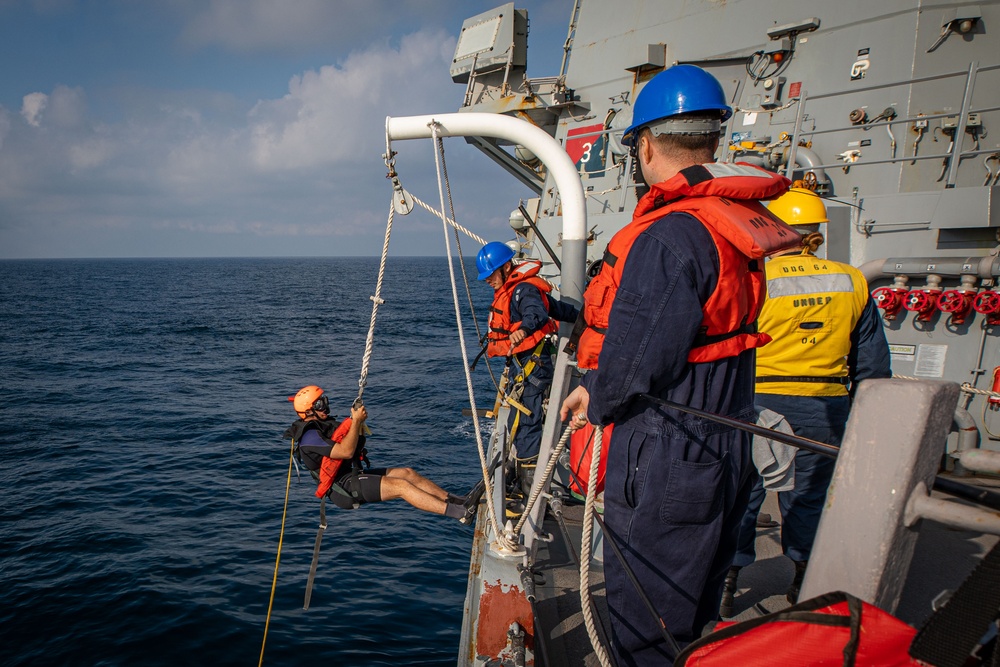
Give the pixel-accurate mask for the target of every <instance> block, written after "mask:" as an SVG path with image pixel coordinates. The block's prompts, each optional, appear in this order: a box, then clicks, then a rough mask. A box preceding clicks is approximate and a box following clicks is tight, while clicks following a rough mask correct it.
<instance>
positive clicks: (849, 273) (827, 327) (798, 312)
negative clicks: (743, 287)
mask: <svg viewBox="0 0 1000 667" xmlns="http://www.w3.org/2000/svg"><path fill="white" fill-rule="evenodd" d="M764 270H765V273H766V275H767V291H768V299H767V302H766V303H765V304H764V309H763V310H762V311H761V314H760V318H759V319H758V326H759V328H760V330H761V331H763V332H766V333H768V334H770V335H771V338H772V341H771V343H770V344H769V345H768V346H767V347H764V348H761V349H760V350H758V352H757V373H756V374H757V383H758V384H757V389H756V390H757V392H758V393H762V394H785V395H789V396H846V395H847V386H846V385H847V384H849V379H848V374H849V369H848V366H847V357H848V355H849V354H850V352H851V333H852V332H853V331H854V327H855V325H856V324H857V322H858V319H859V318H860V317H861V313H862V311H863V310H864V307H865V304H866V303H867V302H868V285H867V283H866V282H865V279H864V276H862V275H861V272H860V271H858V270H857V269H855V268H854V267H852V266H848V265H846V264H841V263H839V262H834V261H831V260H827V259H820V258H818V257H815V256H813V255H810V254H794V255H783V256H781V257H775V258H773V259H771V260H769V261H768V262H767V263H766V265H765V269H764Z"/></svg>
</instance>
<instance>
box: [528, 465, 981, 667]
mask: <svg viewBox="0 0 1000 667" xmlns="http://www.w3.org/2000/svg"><path fill="white" fill-rule="evenodd" d="M964 481H969V480H964ZM976 483H978V484H981V485H984V486H998V485H1000V482H996V481H992V480H976ZM934 495H936V496H939V495H940V494H938V493H936V492H935V494H934ZM940 497H946V496H940ZM762 511H764V512H768V513H769V514H770V515H771V516H772V517H773V518H774V519H775V520H777V521H779V522H780V520H781V515H780V512H779V511H778V502H777V496H775V494H773V493H769V494H768V495H767V499H766V500H765V501H764V507H763V510H762ZM565 518H566V525H567V528H568V530H569V533H570V535H571V538H572V540H573V541H574V546H573V547H572V549H573V553H571V552H570V550H569V549H568V548H567V546H566V544H565V540H563V539H562V534H561V532H560V529H559V527H558V525H557V523H556V522H555V520H553V519H551V518H549V519H547V520H546V523H545V529H546V530H547V531H549V532H550V534H551V535H552V536H553V538H554V539H553V541H552V542H548V543H545V544H543V545H541V546H540V547H539V549H538V563H539V564H540V568H539V571H540V572H541V573H542V575H543V577H544V583H541V582H539V585H537V587H536V592H537V594H538V605H537V607H538V614H539V618H540V620H541V623H542V626H543V627H545V628H547V636H546V649H547V654H548V658H549V661H550V662H549V664H548V665H547V667H570V666H573V667H578V666H580V665H585V666H586V667H596V666H597V665H598V664H599V663H598V661H597V658H596V656H595V655H594V653H593V650H592V649H591V646H590V638H589V637H588V636H587V630H586V627H585V626H584V624H583V615H582V613H581V611H580V593H579V580H580V577H579V571H578V568H577V565H576V557H577V554H578V550H579V540H580V532H581V520H582V518H583V507H582V506H569V507H566V508H565ZM780 531H781V527H780V525H779V526H776V527H774V528H759V529H758V531H757V543H756V547H757V561H756V562H754V563H753V564H752V565H749V566H747V567H745V568H743V570H742V571H741V572H740V578H739V587H738V590H737V596H736V600H735V605H734V610H735V612H736V613H735V616H734V618H733V619H730V620H737V621H743V620H748V619H751V618H755V617H757V616H760V615H761V614H764V613H770V612H775V611H779V610H781V609H784V608H785V607H788V606H789V604H788V602H787V600H786V599H785V591H786V590H787V588H788V586H789V584H790V583H791V581H792V573H793V567H792V563H791V561H790V560H788V559H787V558H785V557H784V556H783V555H782V554H781V543H780V539H781V532H780ZM996 541H997V538H996V537H994V536H990V535H982V534H979V533H972V532H969V531H964V530H956V529H953V528H948V527H946V526H943V525H941V524H937V523H934V522H931V521H924V522H923V523H922V525H921V528H920V536H919V538H918V540H917V546H916V551H915V553H914V557H913V562H912V565H911V567H910V572H909V575H908V577H907V579H906V584H905V586H904V588H903V595H902V599H901V601H900V604H899V609H898V610H897V616H899V618H901V619H902V620H904V621H906V622H907V623H909V624H911V625H914V626H918V627H919V626H920V625H921V624H922V623H923V622H924V621H925V620H926V619H927V617H928V616H929V615H930V613H931V602H932V601H933V600H934V598H935V597H937V595H938V594H939V593H941V592H942V591H943V590H946V589H948V590H954V589H955V588H956V587H958V585H959V584H960V583H961V582H962V580H963V579H964V578H965V577H966V576H967V575H968V574H969V572H970V571H971V570H972V568H973V566H974V565H975V564H976V563H977V562H978V561H979V559H980V558H982V556H983V555H984V554H985V553H986V552H987V551H988V550H989V549H990V548H991V547H992V546H993V544H995V543H996ZM591 589H592V597H593V598H594V601H595V603H596V605H597V609H598V612H599V614H600V617H601V621H602V623H603V624H604V627H605V628H607V627H608V625H607V624H608V619H607V607H606V602H605V596H604V576H603V571H602V568H601V567H600V565H599V564H598V565H596V566H595V567H593V568H592V569H591ZM536 651H538V648H537V647H536ZM536 655H539V654H538V653H536ZM537 664H539V665H541V664H543V662H542V660H541V658H540V656H539V659H538V662H537Z"/></svg>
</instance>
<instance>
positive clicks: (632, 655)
mask: <svg viewBox="0 0 1000 667" xmlns="http://www.w3.org/2000/svg"><path fill="white" fill-rule="evenodd" d="M731 114H732V110H731V109H730V108H729V106H728V104H727V103H726V95H725V93H724V92H723V90H722V86H721V85H720V84H719V82H718V81H717V80H716V79H715V78H714V77H713V76H712V75H711V74H709V73H707V72H705V71H704V70H702V69H700V68H698V67H695V66H693V65H677V66H674V67H671V68H669V69H667V70H665V71H663V72H661V73H659V74H657V75H656V76H655V77H653V78H652V79H651V80H650V81H649V82H648V83H647V84H646V85H645V87H644V88H643V89H642V91H641V92H640V93H639V96H638V98H637V99H636V101H635V104H634V105H633V111H632V125H631V126H630V127H629V128H628V129H627V130H626V132H625V135H624V137H623V142H624V143H625V144H626V145H628V146H629V147H630V148H631V149H632V150H633V156H634V157H633V159H634V160H636V161H637V164H638V169H637V170H636V178H637V181H638V180H640V179H641V180H642V181H644V182H645V183H648V184H649V186H648V187H649V191H648V193H647V194H645V195H644V196H643V197H642V198H641V199H640V200H639V203H638V206H637V208H636V210H635V213H634V215H633V218H632V222H631V223H629V224H628V225H626V226H625V227H624V228H623V229H622V230H621V231H619V232H618V233H617V234H616V235H615V236H614V237H613V238H612V239H611V241H610V243H609V244H608V249H607V251H606V252H605V260H604V263H603V265H602V267H601V271H600V273H599V274H598V276H597V277H595V278H594V280H593V281H591V283H590V285H589V286H588V288H587V291H586V294H585V295H584V316H585V318H586V324H587V330H586V333H587V336H586V339H584V338H583V337H581V339H580V344H579V350H578V362H579V364H580V365H581V366H591V367H593V366H596V368H594V369H593V370H590V371H589V372H588V373H587V374H586V375H585V376H584V378H583V383H582V384H581V386H580V387H578V388H577V389H575V390H574V391H573V392H572V393H571V394H570V395H569V396H568V397H567V399H566V400H565V402H564V403H563V406H562V412H561V414H562V417H563V418H564V419H565V418H567V417H569V416H571V415H572V416H573V421H572V425H574V426H581V425H582V424H584V423H586V422H590V423H594V424H609V423H614V426H615V428H614V436H613V437H612V440H611V442H610V444H609V445H608V447H609V451H608V462H607V477H606V486H605V492H604V493H605V499H604V502H605V505H604V511H605V514H604V519H605V524H606V526H607V528H608V533H609V535H608V537H609V539H613V540H615V541H616V542H617V544H618V545H619V546H620V547H621V549H622V551H623V552H624V556H625V560H626V561H627V564H628V566H629V567H630V568H631V570H632V572H634V574H635V576H636V577H637V579H638V586H639V587H641V588H642V589H643V590H644V592H645V593H646V594H647V595H648V597H649V599H650V600H652V601H654V604H655V605H656V612H657V614H658V615H659V616H660V618H661V619H662V621H663V623H664V625H665V626H666V628H667V629H668V630H669V632H670V633H671V634H672V635H673V636H674V637H675V638H676V640H677V641H678V643H680V644H681V645H683V644H686V643H688V642H691V641H692V640H694V639H695V638H697V637H699V636H700V635H701V632H702V629H703V628H704V627H705V625H706V624H707V623H708V622H709V621H712V620H714V619H716V618H717V616H718V610H719V600H720V599H721V597H722V587H723V582H724V580H725V576H726V573H727V572H728V570H729V566H730V565H731V563H732V559H733V555H734V554H735V552H736V540H737V537H738V535H739V524H740V520H741V519H742V517H743V514H744V511H745V509H746V503H747V499H748V497H749V494H750V490H751V488H752V486H753V482H754V481H755V479H756V471H755V470H754V466H753V463H752V460H751V450H750V437H749V435H747V434H746V433H744V432H742V431H738V430H734V429H731V428H727V427H723V426H720V425H716V424H715V423H713V422H709V421H707V420H703V419H701V418H697V417H690V416H685V415H684V414H682V413H680V412H676V411H673V410H668V409H664V408H661V407H659V406H657V405H656V404H654V403H652V402H651V401H649V400H647V399H643V398H642V397H641V394H644V393H648V394H651V395H653V396H656V397H661V398H665V399H667V400H671V401H674V402H678V403H684V404H687V405H690V406H691V407H695V408H700V409H702V410H707V411H710V412H714V413H717V414H722V415H726V416H729V417H733V418H736V419H741V420H748V419H752V418H753V414H754V407H753V362H754V352H753V350H754V349H755V348H757V347H759V346H761V345H764V344H765V343H767V341H768V338H767V336H765V335H763V334H760V333H758V332H757V328H756V319H757V315H758V313H759V310H760V306H761V304H762V302H763V300H764V276H763V267H762V263H763V256H764V255H765V254H767V253H770V252H774V251H776V250H778V249H781V248H784V247H797V246H798V245H799V235H798V234H797V233H795V231H794V230H792V229H791V228H790V227H788V226H787V225H785V224H784V223H783V222H781V221H780V220H778V219H777V218H775V217H774V216H773V215H771V214H769V213H768V212H767V210H766V209H765V208H764V207H763V206H761V205H760V204H759V202H758V201H757V200H759V199H767V198H771V197H775V196H777V195H780V194H781V193H783V192H784V191H785V190H786V189H787V187H788V179H786V178H784V177H782V176H778V175H776V174H773V173H769V172H766V171H764V170H761V169H757V168H754V167H750V166H742V165H728V164H725V165H723V164H715V163H714V161H713V160H714V154H715V151H716V150H717V148H718V145H719V136H720V130H721V123H722V121H724V120H726V119H727V118H729V116H730V115H731ZM604 571H605V584H606V586H607V600H608V607H609V610H610V615H611V628H612V644H613V648H614V651H615V653H616V654H617V662H618V664H619V665H622V666H623V667H624V666H626V665H658V666H660V665H665V664H670V662H671V658H672V656H671V654H670V652H669V650H668V647H667V643H666V640H665V639H664V638H663V636H662V633H661V629H660V627H658V626H657V622H656V620H655V619H654V618H652V617H651V615H650V614H649V613H648V612H647V610H646V608H645V607H644V606H643V603H642V601H641V599H640V597H639V596H638V595H636V594H635V592H634V590H633V584H632V583H631V582H630V581H629V580H628V577H627V575H626V570H625V568H624V567H623V566H622V565H620V564H619V563H618V561H617V559H616V558H606V559H605V563H604Z"/></svg>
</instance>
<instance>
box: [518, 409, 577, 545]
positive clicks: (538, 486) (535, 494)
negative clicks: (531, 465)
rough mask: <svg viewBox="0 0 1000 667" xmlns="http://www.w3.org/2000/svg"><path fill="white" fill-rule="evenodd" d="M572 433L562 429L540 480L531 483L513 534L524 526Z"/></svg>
mask: <svg viewBox="0 0 1000 667" xmlns="http://www.w3.org/2000/svg"><path fill="white" fill-rule="evenodd" d="M571 434H572V431H570V430H569V429H568V428H567V429H566V430H565V431H563V434H562V437H561V438H559V444H557V445H556V448H555V450H553V452H552V454H551V455H550V456H549V462H548V465H546V466H545V472H544V473H543V474H542V477H541V480H540V481H539V480H535V481H534V483H533V487H534V488H533V489H532V490H531V495H530V496H529V497H528V502H527V503H525V505H524V512H522V513H521V518H520V519H519V520H518V522H517V526H515V527H514V534H515V535H520V534H521V529H522V528H523V527H524V523H525V522H526V521H527V520H528V515H529V514H531V509H532V508H533V507H534V506H535V502H536V501H537V500H538V498H539V496H541V495H542V491H543V490H544V489H545V485H546V484H548V483H549V479H550V478H551V477H552V471H553V470H555V467H556V463H557V462H558V461H559V455H560V454H562V451H563V449H565V448H566V443H567V442H568V441H569V437H570V435H571Z"/></svg>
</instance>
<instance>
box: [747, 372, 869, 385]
mask: <svg viewBox="0 0 1000 667" xmlns="http://www.w3.org/2000/svg"><path fill="white" fill-rule="evenodd" d="M756 381H757V382H758V383H760V382H813V383H819V384H842V385H844V386H845V387H846V386H847V385H849V384H850V383H851V378H849V377H847V376H844V377H822V376H819V375H767V376H757V378H756Z"/></svg>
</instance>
